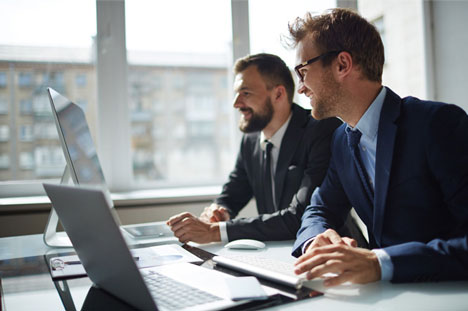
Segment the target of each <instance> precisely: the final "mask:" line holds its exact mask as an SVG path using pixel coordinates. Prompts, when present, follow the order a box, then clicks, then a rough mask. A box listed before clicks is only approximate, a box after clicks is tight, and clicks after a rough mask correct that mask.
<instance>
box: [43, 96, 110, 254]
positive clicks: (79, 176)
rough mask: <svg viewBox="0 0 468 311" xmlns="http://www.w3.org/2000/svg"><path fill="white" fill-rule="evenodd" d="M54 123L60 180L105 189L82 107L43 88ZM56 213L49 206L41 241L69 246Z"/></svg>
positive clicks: (52, 244)
mask: <svg viewBox="0 0 468 311" xmlns="http://www.w3.org/2000/svg"><path fill="white" fill-rule="evenodd" d="M47 93H48V96H49V100H50V106H51V109H52V115H53V117H54V121H55V125H56V127H57V132H58V136H59V140H60V144H61V146H62V150H63V154H64V156H65V160H66V166H65V170H64V173H63V176H62V180H61V183H63V184H66V183H69V182H70V179H71V181H72V182H73V183H74V184H81V185H96V186H101V187H102V188H103V189H104V190H105V191H106V190H107V187H106V181H105V179H104V174H103V172H102V169H101V165H100V163H99V158H98V155H97V152H96V149H95V147H94V143H93V139H92V137H91V132H90V130H89V127H88V122H87V121H86V116H85V113H84V111H83V109H82V108H81V107H80V106H78V105H77V104H75V103H73V102H72V101H71V100H69V99H68V98H66V97H65V96H63V95H61V94H60V93H58V92H57V91H55V90H54V89H52V88H48V89H47ZM58 221H59V220H58V216H57V214H56V212H55V210H54V208H53V207H52V209H51V212H50V215H49V220H48V222H47V225H46V228H45V231H44V243H45V244H46V245H48V246H52V247H70V246H71V242H70V240H69V239H68V236H67V235H66V233H65V232H57V225H58Z"/></svg>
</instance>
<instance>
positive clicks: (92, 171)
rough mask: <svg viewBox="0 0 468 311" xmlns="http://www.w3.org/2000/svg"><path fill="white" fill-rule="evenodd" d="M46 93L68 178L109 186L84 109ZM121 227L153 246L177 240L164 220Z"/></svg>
mask: <svg viewBox="0 0 468 311" xmlns="http://www.w3.org/2000/svg"><path fill="white" fill-rule="evenodd" d="M47 93H48V95H49V101H50V105H51V109H52V115H53V117H54V121H55V125H56V127H57V132H58V136H59V139H60V144H61V146H62V150H63V154H64V156H65V160H66V162H67V167H66V173H68V174H67V175H69V177H70V178H71V180H72V181H73V183H74V184H77V185H78V184H80V185H100V186H101V187H106V181H105V179H104V174H103V171H102V168H101V164H100V162H99V158H98V155H97V152H96V148H95V146H94V143H93V139H92V137H91V132H90V130H89V127H88V123H87V121H86V116H85V113H84V111H83V109H82V108H81V107H80V106H79V105H77V104H75V103H74V102H72V101H71V100H69V99H68V98H66V97H65V96H63V95H61V94H60V93H59V92H57V91H55V90H54V89H52V88H48V89H47ZM62 183H63V182H62ZM106 191H107V189H106ZM52 212H53V211H52ZM54 225H55V224H54ZM122 228H123V229H125V230H126V232H127V233H129V234H130V235H131V237H132V238H134V239H137V240H140V239H148V238H151V239H152V241H151V242H152V243H153V242H161V243H169V242H176V241H177V239H176V238H175V237H174V234H173V232H172V231H171V230H170V228H169V227H168V226H167V225H166V223H165V222H162V221H161V222H155V223H150V224H135V225H125V226H123V227H122ZM52 246H54V245H52Z"/></svg>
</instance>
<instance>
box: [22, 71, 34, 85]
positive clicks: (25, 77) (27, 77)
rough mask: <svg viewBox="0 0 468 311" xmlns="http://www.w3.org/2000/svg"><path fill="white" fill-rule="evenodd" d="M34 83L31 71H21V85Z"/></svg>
mask: <svg viewBox="0 0 468 311" xmlns="http://www.w3.org/2000/svg"><path fill="white" fill-rule="evenodd" d="M32 85H33V74H32V73H31V72H20V74H19V76H18V86H19V87H31V86H32Z"/></svg>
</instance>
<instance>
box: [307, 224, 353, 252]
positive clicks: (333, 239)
mask: <svg viewBox="0 0 468 311" xmlns="http://www.w3.org/2000/svg"><path fill="white" fill-rule="evenodd" d="M330 244H341V245H349V246H351V247H357V242H356V240H354V239H352V238H348V237H341V236H340V235H339V234H338V233H337V232H336V231H335V230H333V229H328V230H326V231H325V232H323V233H321V234H319V235H317V236H316V237H315V239H314V240H313V241H312V243H310V245H309V246H308V247H307V250H306V252H307V251H309V250H311V249H312V248H314V247H318V246H325V245H330Z"/></svg>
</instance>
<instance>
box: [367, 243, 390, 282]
mask: <svg viewBox="0 0 468 311" xmlns="http://www.w3.org/2000/svg"><path fill="white" fill-rule="evenodd" d="M372 251H373V252H374V254H375V255H376V256H377V259H378V260H379V264H380V271H381V280H382V281H390V280H391V279H392V277H393V263H392V259H391V258H390V256H389V255H388V253H387V252H386V251H384V250H383V249H381V248H379V249H373V250H372Z"/></svg>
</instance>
